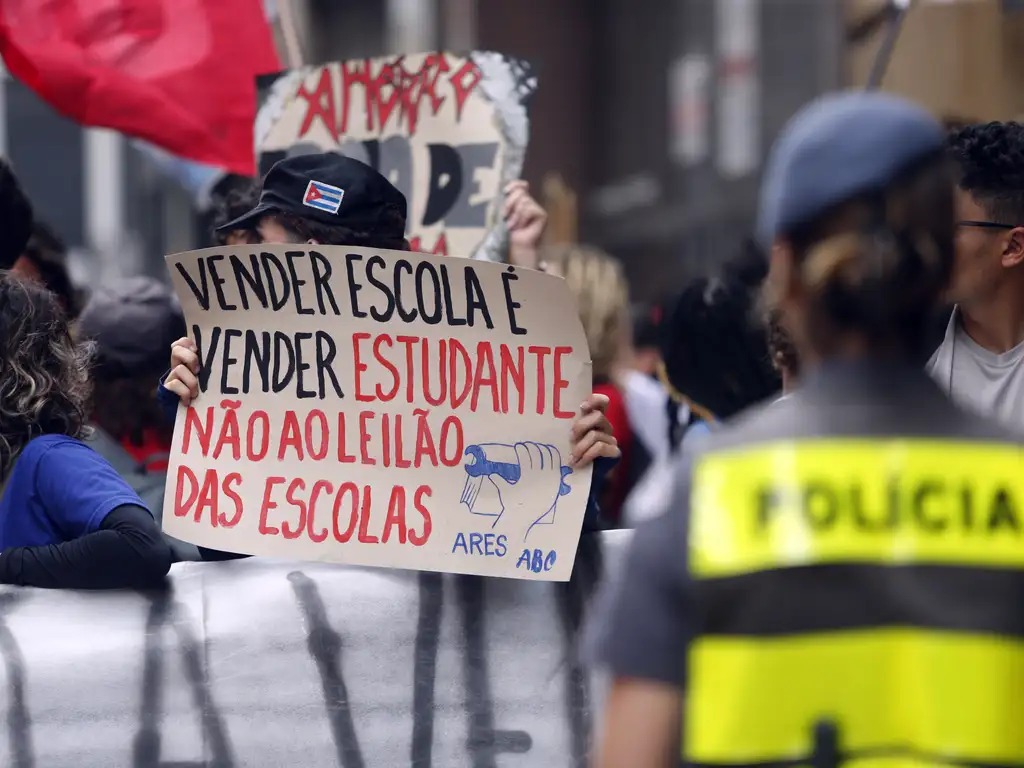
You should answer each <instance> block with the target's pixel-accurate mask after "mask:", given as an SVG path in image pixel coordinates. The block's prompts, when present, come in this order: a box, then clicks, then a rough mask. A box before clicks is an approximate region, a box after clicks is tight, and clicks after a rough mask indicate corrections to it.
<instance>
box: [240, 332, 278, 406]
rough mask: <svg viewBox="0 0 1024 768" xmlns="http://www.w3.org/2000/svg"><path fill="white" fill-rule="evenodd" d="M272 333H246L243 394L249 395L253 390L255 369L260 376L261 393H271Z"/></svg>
mask: <svg viewBox="0 0 1024 768" xmlns="http://www.w3.org/2000/svg"><path fill="white" fill-rule="evenodd" d="M270 358H271V354H270V331H260V332H259V335H258V336H257V335H256V331H246V332H245V356H244V357H243V358H242V360H243V362H242V392H244V393H245V394H249V390H250V389H251V388H252V386H253V384H252V379H253V368H255V369H256V374H257V375H258V376H259V382H260V384H259V391H260V392H263V393H264V394H266V393H267V392H269V391H270Z"/></svg>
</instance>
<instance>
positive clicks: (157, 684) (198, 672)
mask: <svg viewBox="0 0 1024 768" xmlns="http://www.w3.org/2000/svg"><path fill="white" fill-rule="evenodd" d="M145 597H146V598H147V599H148V600H149V603H150V604H149V614H148V615H147V617H146V635H145V640H144V648H143V665H142V696H141V702H142V705H141V707H140V715H139V719H140V725H139V731H138V733H137V734H136V735H135V739H134V740H133V748H132V765H133V766H134V768H232V766H233V765H234V758H233V756H232V752H231V746H230V743H229V741H228V738H227V733H226V731H225V729H224V725H223V723H222V721H221V716H220V712H219V711H218V710H217V707H216V704H215V702H214V701H213V696H212V694H211V692H210V685H209V678H208V676H207V673H206V666H205V664H204V661H203V658H202V655H201V654H200V643H199V641H198V640H197V639H196V637H195V635H194V634H193V632H192V629H191V625H190V624H189V619H188V616H187V614H186V613H185V611H184V610H183V609H182V608H181V606H179V605H177V604H176V603H174V602H173V600H172V597H173V595H172V592H171V590H170V589H162V590H158V591H156V592H151V593H146V595H145ZM169 623H170V624H171V625H172V626H173V628H174V630H175V634H176V635H177V636H178V646H179V648H180V650H181V654H182V662H183V665H184V668H185V678H186V680H187V681H188V683H189V687H190V688H191V690H192V700H193V703H194V704H195V708H196V712H197V713H198V715H199V720H200V725H201V727H202V733H203V740H204V744H205V746H206V747H208V748H209V752H210V759H209V760H206V759H203V760H201V761H198V762H195V761H186V762H181V761H174V762H163V761H161V759H160V754H161V751H162V750H161V738H160V726H161V721H162V720H163V711H162V702H163V690H164V680H165V675H164V651H165V645H164V640H165V630H166V628H167V626H168V624H169Z"/></svg>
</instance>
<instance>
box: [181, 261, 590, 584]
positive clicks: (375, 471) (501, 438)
mask: <svg viewBox="0 0 1024 768" xmlns="http://www.w3.org/2000/svg"><path fill="white" fill-rule="evenodd" d="M167 262H168V266H169V268H170V272H171V275H172V278H173V280H174V284H175V288H176V290H177V292H178V296H179V298H180V299H181V304H182V307H183V308H184V311H185V317H186V319H187V321H188V327H189V334H190V336H191V337H192V339H193V340H194V341H195V342H196V345H197V347H198V349H199V357H200V360H201V366H202V367H201V370H200V376H199V378H200V389H201V391H202V393H201V395H200V397H199V398H197V399H196V400H195V401H194V402H193V403H192V404H191V405H190V406H189V407H188V408H185V407H181V408H180V409H179V410H180V412H179V414H178V420H177V424H176V426H175V435H174V452H173V456H172V460H171V465H170V476H171V478H173V482H172V483H170V485H169V488H168V492H167V495H166V498H165V502H164V527H165V529H166V531H167V533H169V534H170V535H172V536H175V537H177V538H180V539H184V540H186V541H191V542H193V543H195V544H199V545H201V546H206V547H213V548H215V549H220V550H225V551H230V552H240V553H249V554H254V555H273V556H278V557H288V558H293V559H298V560H324V561H331V562H339V563H350V564H356V565H376V566H388V567H394V568H411V569H417V570H431V571H447V572H452V573H471V574H480V575H488V576H509V577H519V578H529V579H544V580H553V581H565V580H568V578H569V575H570V573H571V572H572V564H573V559H574V556H575V552H576V545H577V542H578V539H579V535H580V529H581V525H582V520H583V514H584V510H585V508H586V502H587V496H588V495H589V490H590V470H589V468H587V469H582V470H576V469H572V468H570V467H569V466H568V464H567V460H568V456H569V455H570V445H569V434H570V426H571V424H572V421H573V419H574V418H575V416H576V414H577V412H578V408H579V404H580V403H581V402H582V401H583V400H584V399H585V397H586V396H587V394H588V393H589V392H590V388H591V375H590V356H589V353H588V350H587V343H586V337H585V335H584V332H583V328H582V326H581V324H580V321H579V319H578V317H577V314H576V307H575V303H574V301H573V299H572V297H571V296H570V294H569V292H568V289H567V288H566V285H565V283H564V281H563V280H561V279H560V278H557V277H553V276H551V275H545V274H542V273H540V272H533V271H530V270H522V269H516V268H514V267H508V266H504V265H500V264H493V263H490V262H482V261H471V260H468V259H457V258H447V257H443V256H433V255H427V254H420V253H408V252H396V251H375V250H371V249H363V248H348V247H339V246H320V245H313V246H298V245H294V246H293V245H287V246H267V245H261V246H255V247H253V246H235V247H226V248H211V249H207V250H203V251H193V252H190V253H183V254H177V255H174V256H169V257H168V258H167Z"/></svg>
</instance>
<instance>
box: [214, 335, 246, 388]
mask: <svg viewBox="0 0 1024 768" xmlns="http://www.w3.org/2000/svg"><path fill="white" fill-rule="evenodd" d="M240 338H242V332H241V331H240V330H238V329H237V328H228V329H226V330H225V331H224V363H223V365H222V366H221V368H220V391H221V394H222V395H237V394H238V387H236V386H233V385H230V384H228V374H229V373H230V372H231V366H233V365H235V364H236V363H238V358H237V357H233V356H232V355H231V340H232V339H240ZM242 372H243V373H244V372H245V368H244V366H243V368H242ZM244 388H245V391H246V392H248V391H249V385H248V383H246V384H245V385H244Z"/></svg>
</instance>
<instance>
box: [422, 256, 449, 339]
mask: <svg viewBox="0 0 1024 768" xmlns="http://www.w3.org/2000/svg"><path fill="white" fill-rule="evenodd" d="M416 305H417V306H418V307H419V310H420V319H421V320H423V322H424V323H426V324H427V325H437V324H438V323H440V322H441V314H442V313H443V312H444V305H443V304H442V302H441V283H440V278H438V276H437V270H436V269H434V265H433V264H431V263H430V262H429V261H421V262H420V263H419V264H417V265H416ZM428 307H429V310H428V309H427V308H428Z"/></svg>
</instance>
